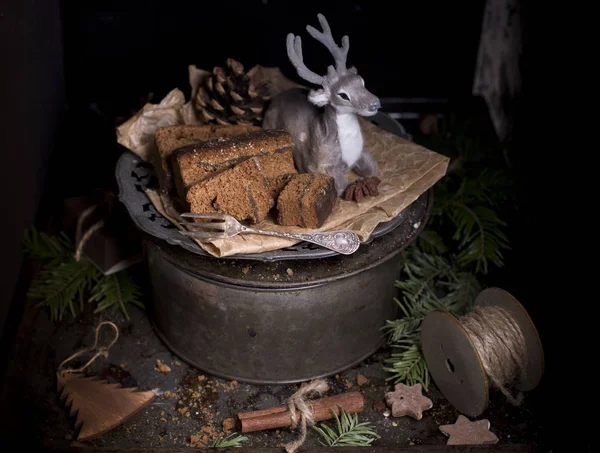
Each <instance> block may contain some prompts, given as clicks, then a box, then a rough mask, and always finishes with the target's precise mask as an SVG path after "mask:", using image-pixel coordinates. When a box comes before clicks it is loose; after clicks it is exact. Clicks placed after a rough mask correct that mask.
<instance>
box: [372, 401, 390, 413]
mask: <svg viewBox="0 0 600 453" xmlns="http://www.w3.org/2000/svg"><path fill="white" fill-rule="evenodd" d="M386 409H387V406H386V405H385V403H384V402H383V401H377V402H375V403H374V404H373V410H374V411H376V412H382V411H384V410H386Z"/></svg>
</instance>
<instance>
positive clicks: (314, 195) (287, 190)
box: [277, 173, 337, 228]
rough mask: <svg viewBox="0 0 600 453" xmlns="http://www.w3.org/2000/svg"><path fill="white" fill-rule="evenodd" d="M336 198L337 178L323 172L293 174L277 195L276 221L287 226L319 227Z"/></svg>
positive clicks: (331, 208)
mask: <svg viewBox="0 0 600 453" xmlns="http://www.w3.org/2000/svg"><path fill="white" fill-rule="evenodd" d="M336 201H337V192H336V189H335V180H334V179H333V178H332V177H330V176H328V175H324V174H310V173H299V174H295V175H293V176H291V177H290V178H289V182H288V183H287V184H286V186H285V187H284V188H283V190H282V191H281V193H280V194H279V197H278V198H277V223H279V224H280V225H285V226H299V227H303V228H320V227H321V226H323V224H324V223H325V221H326V220H327V218H328V217H329V216H330V215H331V212H332V211H333V208H334V207H335V204H336Z"/></svg>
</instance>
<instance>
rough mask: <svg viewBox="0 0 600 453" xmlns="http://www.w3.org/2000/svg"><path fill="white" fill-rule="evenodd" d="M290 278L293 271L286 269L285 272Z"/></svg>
mask: <svg viewBox="0 0 600 453" xmlns="http://www.w3.org/2000/svg"><path fill="white" fill-rule="evenodd" d="M285 272H286V273H287V274H288V275H289V276H290V277H291V276H293V275H294V271H293V270H291V269H290V268H289V267H288V268H287V270H286V271H285Z"/></svg>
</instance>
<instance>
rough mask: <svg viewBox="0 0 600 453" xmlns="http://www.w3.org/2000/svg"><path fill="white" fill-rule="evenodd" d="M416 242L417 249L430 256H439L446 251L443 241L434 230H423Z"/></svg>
mask: <svg viewBox="0 0 600 453" xmlns="http://www.w3.org/2000/svg"><path fill="white" fill-rule="evenodd" d="M417 242H418V244H419V249H420V250H422V251H423V252H425V253H428V254H430V255H440V254H443V253H446V252H447V251H448V247H446V244H444V239H443V238H442V237H441V236H440V235H439V234H438V233H437V231H435V230H423V231H422V232H421V234H419V236H418V238H417Z"/></svg>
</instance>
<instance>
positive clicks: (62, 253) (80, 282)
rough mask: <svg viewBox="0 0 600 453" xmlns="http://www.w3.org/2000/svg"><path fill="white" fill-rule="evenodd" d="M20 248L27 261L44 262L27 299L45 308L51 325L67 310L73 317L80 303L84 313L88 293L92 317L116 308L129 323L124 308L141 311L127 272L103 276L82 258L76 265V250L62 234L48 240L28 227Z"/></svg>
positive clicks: (140, 304) (132, 282) (45, 236)
mask: <svg viewBox="0 0 600 453" xmlns="http://www.w3.org/2000/svg"><path fill="white" fill-rule="evenodd" d="M23 248H24V252H25V254H26V255H27V256H28V257H29V258H38V259H41V260H43V261H44V265H43V267H42V269H41V271H40V273H39V274H38V276H37V277H36V278H35V280H34V281H33V282H32V284H31V287H30V289H29V291H28V296H29V297H30V298H32V299H34V300H39V301H40V302H39V304H38V305H40V306H45V307H48V309H49V310H50V318H51V319H52V320H53V321H61V320H62V319H63V317H64V314H65V312H66V311H67V310H68V311H70V312H71V315H72V316H75V315H76V310H75V305H74V304H75V303H76V302H79V308H80V310H81V309H83V304H84V301H85V300H86V298H87V296H88V294H90V293H91V297H90V298H89V299H87V300H88V302H96V303H97V306H96V309H95V313H98V312H100V311H103V310H106V309H107V308H110V307H112V306H114V305H118V306H119V308H120V309H121V311H122V312H123V314H124V315H125V317H127V319H129V315H128V313H127V310H126V308H125V307H126V305H127V304H133V305H136V306H138V307H140V308H142V309H143V308H144V305H143V303H142V302H141V300H140V298H141V295H142V294H141V292H140V290H139V288H138V287H137V286H136V284H135V282H134V281H133V280H132V279H131V278H130V276H129V274H128V273H127V271H121V272H119V273H117V274H113V275H109V276H105V275H103V274H102V273H101V272H100V271H99V270H98V269H97V268H96V266H94V264H93V263H92V262H91V261H90V260H89V259H87V258H86V257H85V256H84V257H82V258H81V259H80V260H79V261H76V260H75V258H74V255H75V246H74V244H73V243H72V242H71V240H70V239H69V237H68V236H67V235H66V234H64V233H61V234H60V235H59V236H50V235H48V234H46V233H44V232H39V231H37V229H35V227H31V228H29V229H28V230H26V231H25V236H24V239H23Z"/></svg>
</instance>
